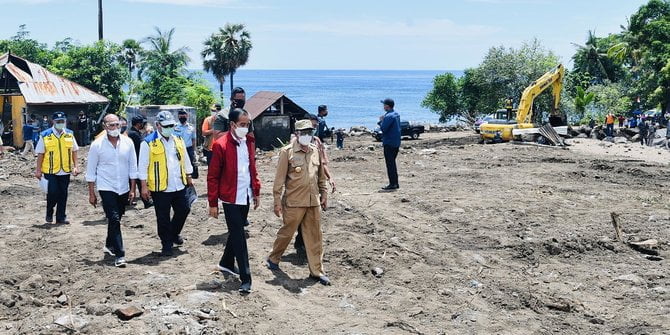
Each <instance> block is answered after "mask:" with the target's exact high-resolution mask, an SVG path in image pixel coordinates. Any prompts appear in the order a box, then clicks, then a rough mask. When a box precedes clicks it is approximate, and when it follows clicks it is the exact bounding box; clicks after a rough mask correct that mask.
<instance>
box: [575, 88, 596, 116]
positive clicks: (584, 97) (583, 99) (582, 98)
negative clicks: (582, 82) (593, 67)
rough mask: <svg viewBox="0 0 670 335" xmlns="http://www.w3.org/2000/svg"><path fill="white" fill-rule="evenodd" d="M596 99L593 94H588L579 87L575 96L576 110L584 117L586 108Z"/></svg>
mask: <svg viewBox="0 0 670 335" xmlns="http://www.w3.org/2000/svg"><path fill="white" fill-rule="evenodd" d="M595 97H596V96H595V94H594V93H593V92H588V93H586V91H584V89H583V88H582V87H581V86H577V94H576V95H575V109H576V110H577V112H578V113H579V116H580V117H581V116H584V112H586V106H588V105H589V104H590V103H591V102H593V99H594V98H595Z"/></svg>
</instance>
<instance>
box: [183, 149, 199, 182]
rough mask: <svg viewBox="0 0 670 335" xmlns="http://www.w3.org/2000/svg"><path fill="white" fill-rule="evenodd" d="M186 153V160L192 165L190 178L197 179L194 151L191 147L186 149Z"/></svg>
mask: <svg viewBox="0 0 670 335" xmlns="http://www.w3.org/2000/svg"><path fill="white" fill-rule="evenodd" d="M186 153H188V158H189V159H191V165H193V173H191V178H193V179H198V165H197V164H196V163H197V162H196V161H195V150H194V149H193V146H190V147H186Z"/></svg>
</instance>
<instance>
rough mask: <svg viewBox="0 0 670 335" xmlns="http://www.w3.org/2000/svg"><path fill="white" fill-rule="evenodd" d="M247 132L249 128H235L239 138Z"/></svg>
mask: <svg viewBox="0 0 670 335" xmlns="http://www.w3.org/2000/svg"><path fill="white" fill-rule="evenodd" d="M248 133H249V128H242V127H237V128H235V135H237V137H239V138H244V137H245V136H247V134H248Z"/></svg>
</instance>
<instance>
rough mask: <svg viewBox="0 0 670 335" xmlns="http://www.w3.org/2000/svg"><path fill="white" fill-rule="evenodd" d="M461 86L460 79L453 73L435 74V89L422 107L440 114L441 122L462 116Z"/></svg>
mask: <svg viewBox="0 0 670 335" xmlns="http://www.w3.org/2000/svg"><path fill="white" fill-rule="evenodd" d="M461 92H462V90H461V87H460V85H459V80H458V79H457V78H456V76H454V75H453V74H451V73H445V74H440V75H437V76H435V78H434V79H433V89H432V90H431V91H430V92H428V95H426V97H425V98H424V99H423V102H422V103H421V106H422V107H425V108H428V109H430V110H431V111H433V112H435V113H437V114H439V115H440V122H447V121H448V120H449V119H451V118H452V117H459V116H460V117H462V116H463V115H462V113H461V112H462V110H463V109H462V108H461V103H460V101H461V99H460V97H459V96H460V95H461Z"/></svg>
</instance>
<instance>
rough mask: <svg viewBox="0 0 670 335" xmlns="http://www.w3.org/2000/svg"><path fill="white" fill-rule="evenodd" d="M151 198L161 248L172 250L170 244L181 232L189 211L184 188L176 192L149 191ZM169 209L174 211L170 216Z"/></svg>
mask: <svg viewBox="0 0 670 335" xmlns="http://www.w3.org/2000/svg"><path fill="white" fill-rule="evenodd" d="M151 198H152V199H154V210H155V212H156V224H157V226H158V237H160V239H161V245H162V249H163V250H164V251H167V250H172V244H173V243H174V241H175V239H176V238H177V236H179V234H181V230H182V229H183V228H184V222H186V217H187V216H188V213H189V212H191V209H190V208H189V207H188V201H187V199H186V189H182V190H181V191H176V192H151ZM170 209H172V211H174V214H173V215H172V218H170Z"/></svg>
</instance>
